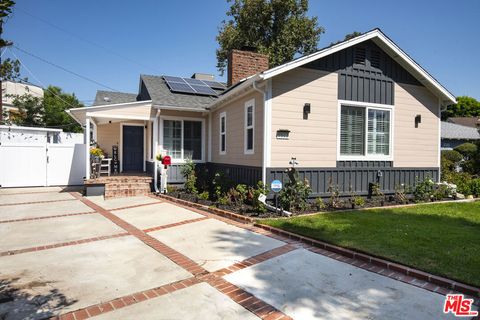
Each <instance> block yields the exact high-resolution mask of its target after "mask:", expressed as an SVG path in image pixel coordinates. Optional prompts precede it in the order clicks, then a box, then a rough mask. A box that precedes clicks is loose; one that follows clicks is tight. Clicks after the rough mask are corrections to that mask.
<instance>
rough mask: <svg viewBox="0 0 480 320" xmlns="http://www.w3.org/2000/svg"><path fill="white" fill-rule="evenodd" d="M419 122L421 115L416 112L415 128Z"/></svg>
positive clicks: (420, 121)
mask: <svg viewBox="0 0 480 320" xmlns="http://www.w3.org/2000/svg"><path fill="white" fill-rule="evenodd" d="M419 123H422V115H420V114H417V115H416V116H415V128H418V124H419Z"/></svg>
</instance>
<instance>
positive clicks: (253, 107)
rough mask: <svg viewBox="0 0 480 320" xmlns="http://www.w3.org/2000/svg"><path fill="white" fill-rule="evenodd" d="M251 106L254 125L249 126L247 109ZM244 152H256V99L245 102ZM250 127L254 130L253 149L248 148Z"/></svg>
mask: <svg viewBox="0 0 480 320" xmlns="http://www.w3.org/2000/svg"><path fill="white" fill-rule="evenodd" d="M249 107H252V125H251V126H247V117H248V113H247V110H248V108H249ZM243 118H244V119H243V121H244V123H243V153H244V154H254V153H255V99H251V100H248V101H247V102H245V107H244V117H243ZM248 129H253V130H252V139H253V140H252V149H247V131H248Z"/></svg>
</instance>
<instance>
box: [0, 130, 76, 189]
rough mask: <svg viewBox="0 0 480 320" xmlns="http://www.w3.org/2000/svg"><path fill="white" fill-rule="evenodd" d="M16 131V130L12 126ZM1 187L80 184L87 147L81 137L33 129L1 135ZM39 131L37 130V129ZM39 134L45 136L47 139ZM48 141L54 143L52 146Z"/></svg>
mask: <svg viewBox="0 0 480 320" xmlns="http://www.w3.org/2000/svg"><path fill="white" fill-rule="evenodd" d="M12 128H13V127H12ZM1 129H2V128H0V133H2V135H1V138H2V139H1V141H0V186H1V187H2V188H6V187H33V186H57V185H59V186H60V185H81V184H82V183H83V177H84V176H85V144H83V143H76V142H79V141H82V139H83V135H81V134H67V133H63V132H58V131H61V130H57V131H53V132H54V133H55V139H54V138H53V134H52V133H51V132H52V131H51V130H50V131H48V132H36V133H32V131H33V130H30V131H28V130H27V131H24V132H22V133H19V129H17V128H16V131H15V132H13V133H12V131H13V130H11V131H9V132H8V133H9V135H8V137H7V138H6V136H7V134H6V133H5V132H1ZM37 130H38V129H37ZM40 133H43V134H44V137H42V135H41V134H40ZM48 141H50V142H52V143H49V142H48Z"/></svg>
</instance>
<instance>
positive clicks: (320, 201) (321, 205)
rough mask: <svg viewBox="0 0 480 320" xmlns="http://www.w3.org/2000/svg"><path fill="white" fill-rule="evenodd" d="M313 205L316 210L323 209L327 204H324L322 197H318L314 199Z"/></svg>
mask: <svg viewBox="0 0 480 320" xmlns="http://www.w3.org/2000/svg"><path fill="white" fill-rule="evenodd" d="M315 206H316V207H317V210H319V211H320V210H324V209H325V208H326V207H327V205H326V204H325V201H323V199H322V198H320V197H318V198H316V199H315Z"/></svg>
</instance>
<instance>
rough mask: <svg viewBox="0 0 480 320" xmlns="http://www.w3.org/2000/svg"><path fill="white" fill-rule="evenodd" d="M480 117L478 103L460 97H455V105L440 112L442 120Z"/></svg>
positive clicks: (471, 99) (479, 104)
mask: <svg viewBox="0 0 480 320" xmlns="http://www.w3.org/2000/svg"><path fill="white" fill-rule="evenodd" d="M479 116H480V102H479V101H477V100H476V99H475V98H472V97H467V96H462V97H457V103H456V104H452V105H450V106H448V107H447V110H445V111H444V112H442V120H446V119H448V118H451V117H479Z"/></svg>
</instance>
